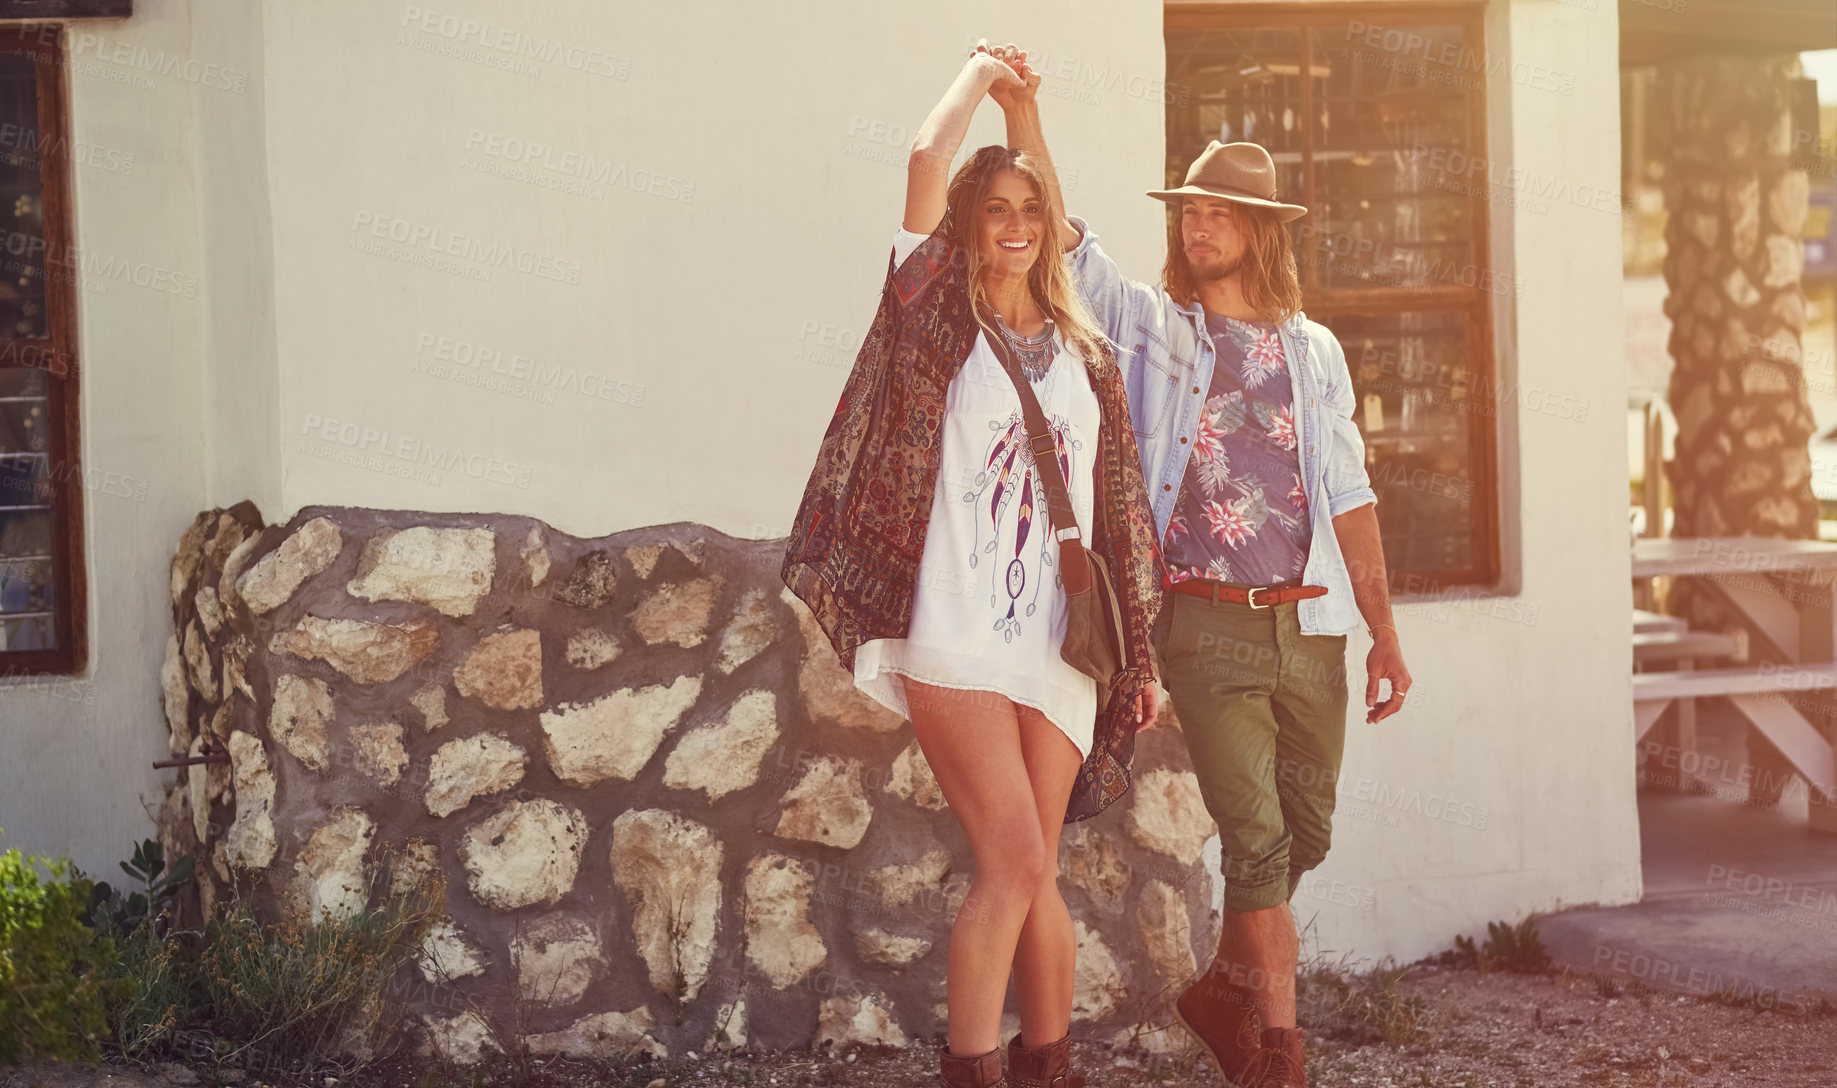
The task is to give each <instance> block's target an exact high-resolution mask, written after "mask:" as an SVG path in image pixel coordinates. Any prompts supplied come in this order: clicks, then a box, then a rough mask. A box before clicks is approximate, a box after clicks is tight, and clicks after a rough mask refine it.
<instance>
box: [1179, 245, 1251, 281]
mask: <svg viewBox="0 0 1837 1088" xmlns="http://www.w3.org/2000/svg"><path fill="white" fill-rule="evenodd" d="M1243 264H1244V254H1243V253H1242V252H1239V253H1238V255H1237V256H1235V257H1233V258H1231V259H1230V260H1229V261H1226V260H1222V259H1219V258H1216V257H1215V258H1213V259H1212V260H1211V261H1210V262H1208V263H1206V264H1201V263H1199V262H1198V261H1195V260H1193V258H1191V257H1188V258H1187V259H1186V265H1187V267H1188V268H1190V269H1192V272H1193V282H1194V283H1213V282H1216V281H1218V280H1228V279H1230V278H1231V277H1232V276H1235V275H1237V270H1238V269H1239V268H1241V267H1243Z"/></svg>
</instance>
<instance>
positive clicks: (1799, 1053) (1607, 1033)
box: [0, 966, 1837, 1088]
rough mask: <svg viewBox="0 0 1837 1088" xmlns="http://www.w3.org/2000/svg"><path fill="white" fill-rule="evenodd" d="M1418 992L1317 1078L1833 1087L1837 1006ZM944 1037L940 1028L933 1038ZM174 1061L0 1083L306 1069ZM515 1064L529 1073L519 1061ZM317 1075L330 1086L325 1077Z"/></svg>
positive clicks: (601, 1080) (1459, 981) (505, 1076)
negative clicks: (1388, 1034) (1407, 1037)
mask: <svg viewBox="0 0 1837 1088" xmlns="http://www.w3.org/2000/svg"><path fill="white" fill-rule="evenodd" d="M1398 995H1399V997H1400V998H1402V999H1404V1000H1407V999H1409V998H1412V997H1415V998H1421V999H1422V1001H1423V1003H1424V1006H1425V1009H1424V1014H1423V1018H1422V1026H1423V1029H1424V1033H1425V1035H1426V1038H1425V1039H1424V1041H1421V1042H1418V1043H1415V1044H1412V1045H1410V1046H1407V1047H1402V1048H1396V1047H1391V1046H1386V1045H1383V1044H1372V1045H1364V1046H1351V1045H1348V1044H1346V1043H1344V1042H1341V1041H1338V1040H1336V1039H1335V1038H1334V1037H1332V1035H1331V1034H1330V1032H1331V1030H1332V1026H1327V1025H1317V1026H1316V1028H1317V1030H1316V1034H1315V1038H1314V1039H1312V1040H1310V1043H1309V1050H1308V1076H1309V1083H1311V1084H1313V1085H1316V1086H1319V1088H1341V1086H1344V1088H1354V1086H1358V1088H1364V1086H1370V1088H1379V1086H1394V1088H1404V1086H1418V1085H1429V1086H1436V1088H1440V1086H1449V1088H1560V1086H1567V1085H1625V1086H1629V1088H1632V1086H1638V1088H1645V1086H1651V1088H1671V1086H1677V1085H1690V1086H1699V1085H1700V1086H1703V1088H1725V1086H1726V1088H1738V1086H1747V1085H1754V1086H1761V1085H1765V1086H1768V1088H1837V1010H1832V1009H1830V1008H1828V1007H1827V1008H1824V1009H1821V1010H1817V1011H1800V1010H1790V1009H1783V1010H1782V1009H1762V1008H1755V1007H1750V1006H1734V1005H1725V1004H1720V1003H1717V1002H1714V1001H1710V1000H1705V999H1702V998H1696V997H1684V996H1677V995H1672V994H1665V993H1657V992H1653V991H1650V990H1640V991H1631V990H1626V989H1624V988H1621V987H1618V986H1615V985H1614V984H1612V983H1610V982H1607V981H1603V980H1599V979H1597V978H1595V977H1593V976H1589V975H1582V974H1575V973H1571V972H1559V973H1556V974H1551V975H1541V976H1524V975H1510V974H1500V973H1491V974H1482V973H1479V972H1476V971H1472V970H1465V969H1455V968H1437V967H1429V966H1419V967H1417V968H1415V969H1413V970H1412V971H1411V972H1410V974H1409V975H1408V976H1407V977H1406V978H1405V979H1404V980H1403V981H1402V982H1401V984H1400V985H1399V987H1398ZM933 1045H935V1044H933ZM1075 1053H1076V1057H1077V1062H1078V1065H1077V1068H1078V1069H1079V1070H1080V1071H1081V1072H1083V1073H1084V1074H1085V1075H1086V1076H1088V1077H1090V1079H1091V1083H1092V1088H1146V1086H1150V1085H1155V1086H1160V1085H1212V1084H1217V1083H1218V1079H1217V1075H1216V1074H1215V1073H1213V1072H1211V1071H1210V1070H1208V1069H1206V1068H1205V1066H1204V1065H1203V1064H1200V1063H1199V1062H1198V1061H1197V1052H1196V1050H1194V1049H1192V1048H1188V1049H1186V1050H1184V1051H1182V1052H1178V1053H1173V1054H1166V1055H1158V1056H1156V1055H1148V1054H1142V1053H1135V1054H1127V1053H1119V1052H1113V1051H1110V1050H1108V1049H1105V1048H1101V1047H1097V1046H1089V1045H1083V1044H1080V1045H1078V1046H1077V1047H1076V1048H1075ZM936 1068H937V1057H936V1052H935V1050H934V1049H932V1046H930V1045H919V1046H914V1047H912V1048H910V1049H908V1050H904V1051H898V1052H894V1053H889V1054H880V1055H875V1054H866V1053H855V1054H843V1055H815V1054H809V1053H788V1054H784V1053H781V1054H746V1055H736V1056H731V1057H718V1056H715V1057H707V1058H700V1059H691V1058H689V1057H687V1056H684V1057H681V1058H676V1059H672V1060H670V1061H668V1062H663V1063H649V1062H647V1063H638V1064H631V1065H614V1064H610V1063H604V1062H584V1061H571V1060H567V1059H546V1060H539V1061H534V1062H532V1064H531V1066H530V1068H529V1069H528V1070H527V1071H519V1070H517V1069H516V1068H515V1067H514V1066H513V1065H511V1064H510V1063H502V1064H496V1065H487V1066H482V1067H479V1068H478V1069H474V1070H445V1069H441V1068H440V1067H439V1066H436V1065H431V1064H430V1063H429V1062H428V1061H426V1060H425V1059H416V1058H406V1057H398V1058H391V1059H388V1060H386V1061H383V1062H380V1063H378V1064H376V1065H373V1066H371V1067H370V1068H368V1069H366V1070H364V1071H363V1072H361V1073H359V1074H358V1075H357V1076H356V1077H354V1078H351V1079H346V1080H337V1081H335V1083H333V1084H332V1085H331V1086H329V1088H442V1086H445V1085H462V1086H466V1088H485V1086H492V1088H497V1086H503V1088H512V1086H516V1088H677V1086H683V1088H688V1086H716V1085H723V1086H724V1085H752V1086H755V1088H759V1086H770V1088H815V1086H830V1085H847V1086H850V1088H921V1086H922V1088H932V1086H934V1085H936V1084H937V1083H938V1082H937V1079H936ZM227 1073H228V1078H226V1077H225V1076H224V1075H223V1074H221V1073H219V1072H217V1071H215V1070H212V1069H210V1068H208V1067H202V1066H197V1067H188V1066H184V1065H178V1064H171V1063H168V1064H163V1065H155V1066H152V1067H150V1068H147V1069H138V1068H133V1067H126V1066H113V1065H105V1066H102V1067H99V1068H87V1067H83V1066H72V1065H61V1064H50V1065H45V1066H39V1067H34V1068H31V1069H21V1070H0V1088H92V1086H98V1085H107V1086H108V1088H189V1086H210V1085H216V1084H223V1083H228V1082H229V1081H230V1080H231V1079H233V1080H235V1081H237V1082H239V1083H240V1088H262V1086H264V1085H271V1086H274V1088H295V1086H304V1085H305V1084H307V1083H308V1082H299V1081H294V1082H287V1081H274V1080H261V1079H258V1078H255V1077H252V1076H247V1075H245V1074H242V1071H240V1070H229V1071H227ZM520 1074H521V1075H520ZM310 1084H311V1088H327V1086H326V1085H325V1083H324V1082H323V1080H315V1081H313V1082H310Z"/></svg>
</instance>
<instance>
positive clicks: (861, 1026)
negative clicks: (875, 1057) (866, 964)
mask: <svg viewBox="0 0 1837 1088" xmlns="http://www.w3.org/2000/svg"><path fill="white" fill-rule="evenodd" d="M907 1042H908V1040H907V1038H906V1033H905V1032H903V1031H901V1030H900V1027H899V1022H898V1021H896V1020H894V1019H893V1010H892V1009H891V1008H889V1007H888V1006H887V1003H886V1001H885V999H883V998H882V997H881V996H880V995H878V994H858V995H856V996H854V997H829V998H824V999H823V1004H822V1005H821V1006H820V1007H819V1008H818V1009H817V1015H816V1037H815V1038H813V1039H812V1040H811V1045H812V1046H814V1047H818V1048H821V1047H825V1046H829V1047H836V1048H843V1047H851V1046H885V1047H904V1046H905V1045H906V1044H907Z"/></svg>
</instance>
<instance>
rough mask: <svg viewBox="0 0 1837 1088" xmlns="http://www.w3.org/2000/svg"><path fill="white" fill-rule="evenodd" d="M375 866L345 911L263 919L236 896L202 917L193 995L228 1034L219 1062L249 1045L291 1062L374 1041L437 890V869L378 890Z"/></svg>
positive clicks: (280, 1062) (440, 907) (436, 909)
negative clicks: (362, 896) (217, 913)
mask: <svg viewBox="0 0 1837 1088" xmlns="http://www.w3.org/2000/svg"><path fill="white" fill-rule="evenodd" d="M380 872H381V867H377V868H373V869H371V871H370V883H371V887H370V889H369V893H368V897H367V899H366V903H367V904H368V905H367V907H366V909H364V910H361V911H358V912H356V913H354V914H352V915H350V916H348V917H338V916H335V915H331V914H329V913H322V915H321V916H320V917H319V918H316V919H315V918H310V917H307V916H305V915H304V914H303V913H301V912H299V911H297V910H293V909H288V910H285V911H284V912H283V916H282V919H281V921H280V923H279V924H278V925H273V926H270V925H266V924H264V923H263V922H262V921H261V920H260V919H258V918H257V917H256V915H255V912H254V910H253V909H252V907H251V906H250V904H249V903H248V902H247V901H246V900H241V899H239V900H237V901H235V902H234V903H233V904H232V905H231V907H230V909H229V911H228V912H227V913H226V915H225V916H224V917H222V918H219V919H216V920H213V921H212V922H210V923H209V924H208V925H207V927H206V930H205V940H204V946H203V950H202V952H201V954H200V963H199V974H198V985H199V996H200V997H201V999H202V1001H203V1003H204V1004H205V1006H207V1007H208V1010H209V1014H210V1026H211V1029H212V1030H213V1032H214V1033H215V1034H216V1035H217V1036H218V1037H219V1038H223V1039H229V1040H234V1042H235V1045H234V1046H233V1047H232V1048H231V1049H230V1050H229V1052H228V1053H225V1054H223V1055H221V1057H222V1059H223V1060H226V1061H237V1060H241V1059H246V1058H247V1057H248V1055H249V1054H250V1053H251V1052H252V1053H256V1054H259V1055H261V1056H262V1059H263V1062H264V1065H268V1066H272V1067H279V1068H298V1067H301V1066H304V1065H308V1064H313V1063H319V1062H335V1061H336V1060H337V1057H338V1055H339V1054H340V1052H342V1051H344V1050H345V1049H346V1048H347V1047H350V1048H352V1049H357V1050H359V1051H362V1050H365V1049H370V1048H374V1047H376V1046H377V1045H379V1044H380V1043H381V1042H382V1040H383V1037H384V1036H385V1035H386V1034H387V1030H386V1029H387V1028H389V1027H393V1025H392V1024H388V1023H387V1022H386V1021H387V1019H388V1017H389V1015H390V1014H391V1013H392V1012H394V1011H395V1009H396V1008H397V1007H399V1006H400V1004H401V1001H400V1000H394V1001H392V1000H391V997H392V995H393V994H394V993H395V991H391V990H390V989H389V980H390V979H391V977H392V976H394V975H395V974H396V972H397V971H398V970H400V969H401V968H402V967H404V966H405V965H407V964H409V963H410V962H411V961H413V960H414V959H415V958H416V957H417V956H418V955H419V954H420V949H421V946H422V943H423V941H424V940H425V939H426V937H427V935H428V933H429V932H430V931H431V930H432V929H433V927H434V925H435V924H436V923H438V922H439V920H440V918H441V917H442V916H443V915H444V913H445V909H446V895H445V885H444V883H443V881H442V878H441V876H440V874H439V872H438V871H437V870H436V871H433V872H429V873H426V874H423V875H422V876H421V878H420V879H419V880H418V881H413V882H410V881H406V880H397V881H393V882H392V883H391V886H390V887H389V889H388V890H387V891H382V890H379V888H378V887H377V885H378V883H379V881H378V879H377V877H378V875H379V874H380Z"/></svg>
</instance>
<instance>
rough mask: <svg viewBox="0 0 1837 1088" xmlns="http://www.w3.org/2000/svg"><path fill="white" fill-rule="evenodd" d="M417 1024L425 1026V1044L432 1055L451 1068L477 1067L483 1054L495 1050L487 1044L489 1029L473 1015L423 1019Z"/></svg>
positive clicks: (464, 1013)
mask: <svg viewBox="0 0 1837 1088" xmlns="http://www.w3.org/2000/svg"><path fill="white" fill-rule="evenodd" d="M421 1022H422V1023H423V1024H425V1025H426V1026H427V1042H428V1045H429V1047H431V1048H432V1051H433V1054H435V1055H438V1056H439V1057H440V1058H443V1059H445V1060H446V1061H449V1062H452V1063H453V1064H454V1065H477V1064H478V1063H479V1062H481V1061H483V1060H484V1057H485V1051H486V1050H498V1049H499V1047H498V1045H497V1044H496V1043H494V1042H492V1041H491V1025H489V1024H487V1023H485V1019H484V1017H482V1016H480V1015H479V1014H477V1013H475V1012H462V1013H460V1014H459V1015H457V1016H446V1017H438V1016H423V1017H422V1018H421Z"/></svg>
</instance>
